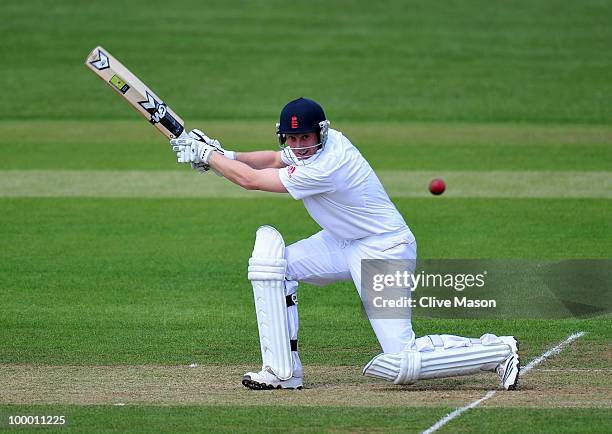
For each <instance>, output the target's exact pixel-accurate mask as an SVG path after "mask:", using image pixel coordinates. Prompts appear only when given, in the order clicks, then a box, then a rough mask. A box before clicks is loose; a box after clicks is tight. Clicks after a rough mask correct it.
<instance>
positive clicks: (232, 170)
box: [208, 152, 256, 190]
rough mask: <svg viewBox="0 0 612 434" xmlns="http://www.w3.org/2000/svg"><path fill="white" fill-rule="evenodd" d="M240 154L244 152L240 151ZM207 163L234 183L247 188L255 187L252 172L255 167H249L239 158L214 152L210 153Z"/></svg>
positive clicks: (252, 188)
mask: <svg viewBox="0 0 612 434" xmlns="http://www.w3.org/2000/svg"><path fill="white" fill-rule="evenodd" d="M240 155H244V154H242V153H241V154H240ZM208 163H209V164H210V165H211V166H212V167H214V168H215V169H216V170H217V171H218V172H220V173H221V175H223V176H224V177H225V178H226V179H228V180H229V181H231V182H233V183H234V184H237V185H239V186H241V187H242V188H246V189H247V190H254V189H255V187H254V185H253V180H254V178H255V174H254V172H255V170H256V169H254V168H252V167H250V166H249V165H248V164H247V163H245V162H243V161H242V160H241V159H240V158H238V159H237V160H230V159H228V158H225V157H224V156H222V155H221V154H218V153H216V152H215V153H213V154H212V155H211V157H210V159H209V161H208Z"/></svg>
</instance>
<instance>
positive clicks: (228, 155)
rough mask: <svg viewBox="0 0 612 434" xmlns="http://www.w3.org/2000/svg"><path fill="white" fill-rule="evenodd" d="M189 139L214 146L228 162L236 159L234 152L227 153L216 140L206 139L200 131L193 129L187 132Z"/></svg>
mask: <svg viewBox="0 0 612 434" xmlns="http://www.w3.org/2000/svg"><path fill="white" fill-rule="evenodd" d="M189 137H191V138H192V139H196V140H199V141H200V142H204V143H206V144H208V145H211V146H214V147H215V148H216V150H217V152H219V153H220V154H223V155H224V156H225V157H226V158H229V159H230V160H235V159H236V153H235V152H234V151H228V150H227V149H223V147H222V146H221V143H219V141H218V140H217V139H211V138H210V137H208V136H207V135H206V134H204V132H203V131H202V130H198V129H193V130H191V131H190V132H189Z"/></svg>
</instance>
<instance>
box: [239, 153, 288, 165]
mask: <svg viewBox="0 0 612 434" xmlns="http://www.w3.org/2000/svg"><path fill="white" fill-rule="evenodd" d="M236 159H237V160H238V161H241V162H243V163H244V164H246V165H247V166H249V167H252V168H253V169H267V168H270V167H272V168H277V169H278V168H280V167H282V166H280V158H279V157H278V152H275V151H253V152H239V153H238V152H237V153H236Z"/></svg>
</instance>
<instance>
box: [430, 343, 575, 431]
mask: <svg viewBox="0 0 612 434" xmlns="http://www.w3.org/2000/svg"><path fill="white" fill-rule="evenodd" d="M581 336H584V332H577V333H574V334H572V335H570V336H569V337H568V338H567V339H565V340H564V341H563V342H561V343H559V344H558V345H557V346H556V347H554V348H551V349H550V350H548V351H546V352H545V353H544V354H542V355H541V356H539V357H536V358H535V359H533V360H532V361H531V362H529V363H528V364H527V366H525V367H524V368H521V373H520V375H521V376H523V375H525V374H526V373H527V372H529V371H531V370H532V369H533V368H534V366H536V365H538V364H540V363H542V362H543V361H544V360H546V359H548V358H549V357H551V356H554V355H555V354H559V353H560V352H561V350H563V348H565V347H566V346H567V345H569V344H571V343H572V342H573V341H575V340H576V339H578V338H579V337H581ZM496 393H497V390H489V391H488V392H487V393H486V395H485V396H483V397H482V398H479V399H477V400H475V401H472V402H471V403H469V404H468V405H466V406H464V407H461V408H458V409H456V410H454V411H452V412H450V413H448V414H447V415H446V416H444V417H443V418H442V419H440V420H439V421H438V422H436V423H435V424H433V425H432V426H430V427H429V428H427V429H426V430H425V431H423V434H430V433H432V432H435V431H437V430H439V429H440V428H442V427H443V426H444V425H446V424H447V423H448V422H450V421H451V420H453V419H455V418H456V417H458V416H459V415H461V414H462V413H464V412H466V411H467V410H469V409H470V408H474V407H477V406H479V405H480V404H481V403H482V402H484V401H486V400H487V399H489V398H492V397H493V396H495V394H496Z"/></svg>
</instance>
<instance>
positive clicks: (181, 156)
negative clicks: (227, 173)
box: [170, 139, 216, 164]
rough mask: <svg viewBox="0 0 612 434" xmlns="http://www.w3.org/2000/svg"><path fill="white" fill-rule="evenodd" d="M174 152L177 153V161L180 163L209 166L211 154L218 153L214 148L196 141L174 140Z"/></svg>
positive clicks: (172, 142)
mask: <svg viewBox="0 0 612 434" xmlns="http://www.w3.org/2000/svg"><path fill="white" fill-rule="evenodd" d="M170 144H171V145H172V150H173V151H174V152H176V157H177V159H176V161H178V162H179V163H204V164H208V159H209V158H210V156H211V154H212V153H213V152H215V151H216V148H215V147H214V146H211V145H208V144H206V143H204V142H199V141H197V140H195V139H172V140H170Z"/></svg>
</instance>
